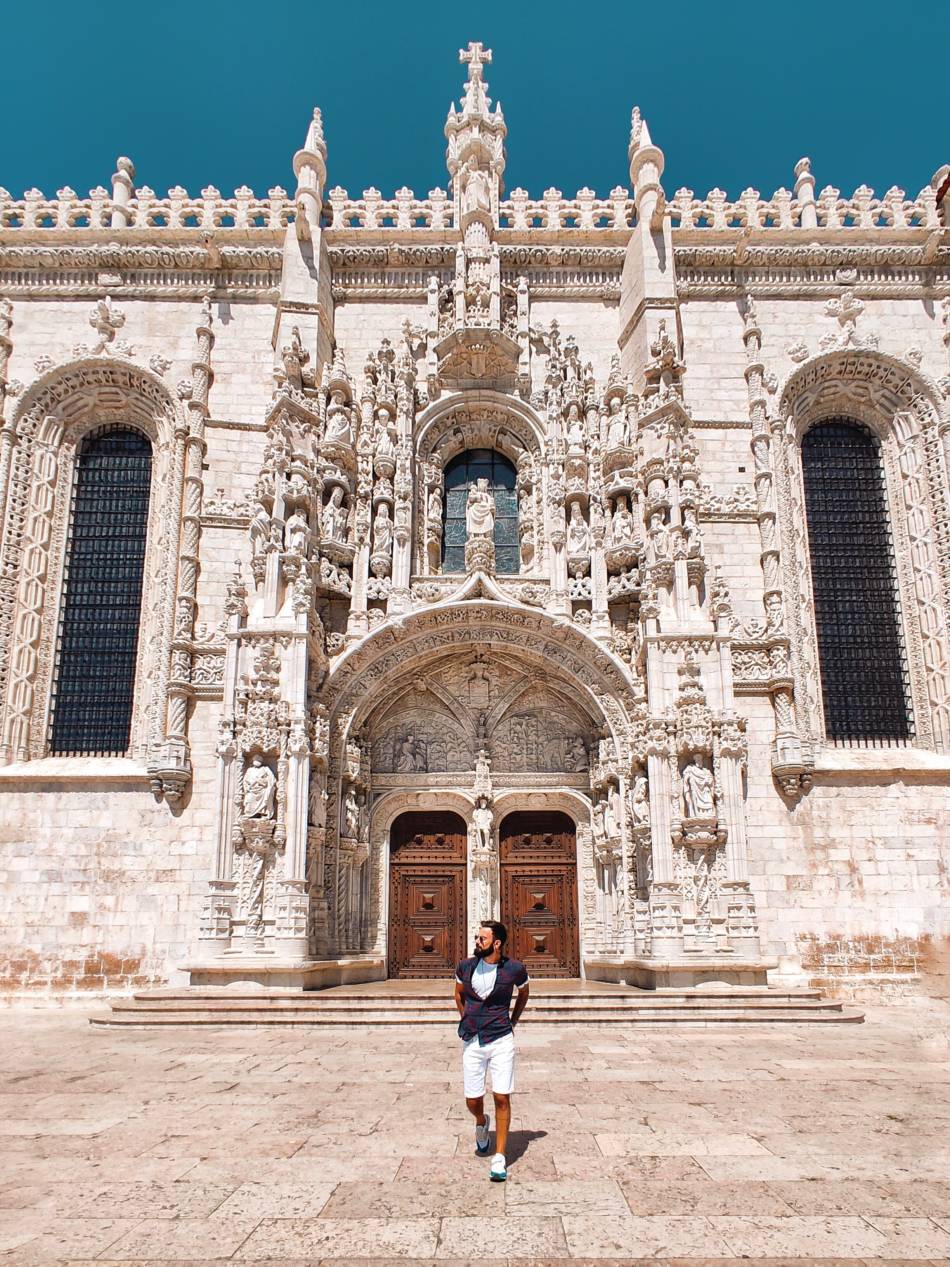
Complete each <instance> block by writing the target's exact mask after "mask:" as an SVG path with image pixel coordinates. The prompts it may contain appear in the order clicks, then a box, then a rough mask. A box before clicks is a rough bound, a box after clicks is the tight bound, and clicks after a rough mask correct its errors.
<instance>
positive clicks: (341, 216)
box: [324, 186, 453, 229]
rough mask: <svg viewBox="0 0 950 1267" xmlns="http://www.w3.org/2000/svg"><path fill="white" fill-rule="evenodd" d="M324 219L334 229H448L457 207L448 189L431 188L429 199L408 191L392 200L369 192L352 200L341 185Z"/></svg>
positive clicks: (398, 192)
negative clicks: (447, 191)
mask: <svg viewBox="0 0 950 1267" xmlns="http://www.w3.org/2000/svg"><path fill="white" fill-rule="evenodd" d="M324 216H325V218H326V222H327V227H328V228H330V229H448V228H451V227H452V220H453V208H452V200H451V198H450V197H449V196H448V194H447V193H446V192H445V190H444V189H430V190H429V196H428V198H417V197H416V195H415V194H414V193H413V191H412V190H411V189H405V188H403V189H397V190H396V193H395V195H394V197H392V198H384V197H383V196H382V194H381V193H380V192H379V190H378V189H366V190H364V191H363V196H362V198H351V197H350V195H349V194H348V193H347V191H346V190H345V189H341V188H340V187H339V186H337V187H336V188H334V189H331V190H330V191H329V193H328V194H327V201H326V203H325V204H324Z"/></svg>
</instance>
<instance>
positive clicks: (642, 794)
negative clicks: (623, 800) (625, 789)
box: [630, 774, 650, 827]
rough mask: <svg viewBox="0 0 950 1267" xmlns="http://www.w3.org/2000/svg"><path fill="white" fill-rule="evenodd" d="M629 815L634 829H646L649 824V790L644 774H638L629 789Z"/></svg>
mask: <svg viewBox="0 0 950 1267" xmlns="http://www.w3.org/2000/svg"><path fill="white" fill-rule="evenodd" d="M630 814H631V816H632V818H633V825H634V827H646V826H647V825H648V824H649V822H650V789H649V787H648V785H647V779H646V775H645V774H638V775H637V776H636V777H635V778H634V780H633V787H631V789H630Z"/></svg>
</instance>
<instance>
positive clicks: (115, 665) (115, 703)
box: [49, 429, 152, 756]
mask: <svg viewBox="0 0 950 1267" xmlns="http://www.w3.org/2000/svg"><path fill="white" fill-rule="evenodd" d="M151 465H152V449H151V445H150V444H149V441H148V440H147V439H146V437H145V436H143V435H142V434H140V433H139V432H138V431H132V430H126V429H121V430H120V429H116V430H110V431H104V432H100V433H99V434H98V435H93V436H91V437H89V438H87V439H86V440H85V441H84V443H83V444H82V446H81V448H80V450H79V453H78V454H77V458H76V475H75V484H74V491H73V505H72V513H71V517H70V531H69V540H68V544H67V551H66V568H65V588H64V593H63V607H62V615H61V618H60V627H59V637H58V641H57V648H56V672H55V678H54V688H53V707H52V717H51V724H50V736H49V746H50V751H51V752H52V753H53V754H56V755H100V756H101V755H121V754H123V753H125V751H126V750H127V748H128V746H129V729H130V726H131V721H132V696H133V691H134V685H135V658H136V649H137V646H138V636H139V617H140V610H141V606H142V574H143V571H144V567H145V536H146V529H147V521H148V500H149V484H150V480H151Z"/></svg>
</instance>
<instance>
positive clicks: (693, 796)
mask: <svg viewBox="0 0 950 1267" xmlns="http://www.w3.org/2000/svg"><path fill="white" fill-rule="evenodd" d="M683 800H684V801H685V802H686V817H687V818H714V817H715V814H716V810H715V806H714V804H713V772H712V770H710V769H709V767H708V766H705V765H704V764H703V758H702V755H701V754H700V753H696V755H695V756H694V757H693V759H692V761H691V762H690V763H689V765H687V766H685V767H684V769H683Z"/></svg>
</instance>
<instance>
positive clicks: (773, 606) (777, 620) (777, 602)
mask: <svg viewBox="0 0 950 1267" xmlns="http://www.w3.org/2000/svg"><path fill="white" fill-rule="evenodd" d="M765 623H766V626H767V628H768V631H769V633H780V632H781V629H782V595H781V594H778V593H776V592H775V591H774V590H773V591H772V593H771V594H768V595H766V599H765Z"/></svg>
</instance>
